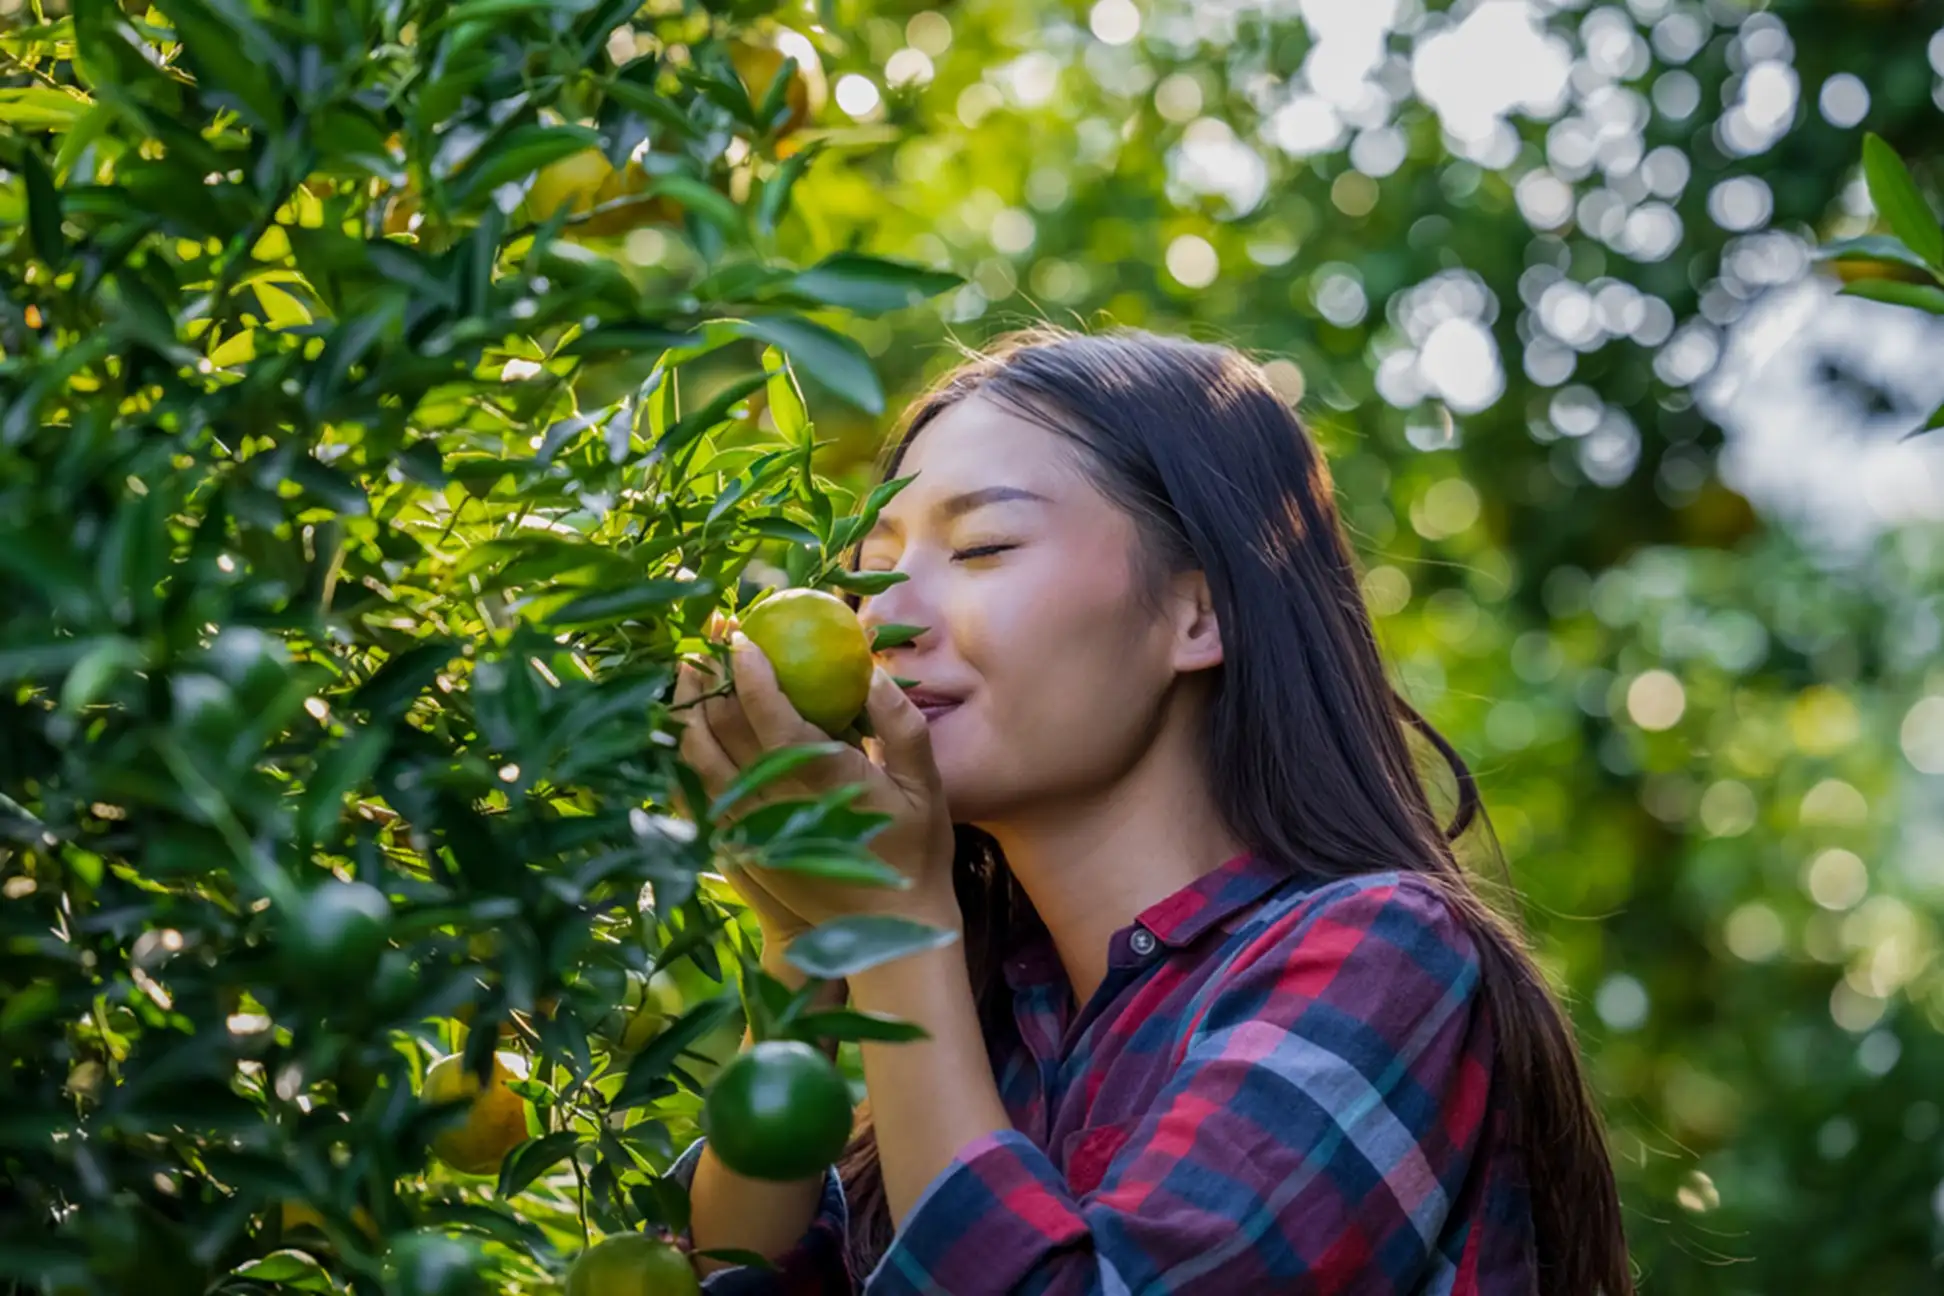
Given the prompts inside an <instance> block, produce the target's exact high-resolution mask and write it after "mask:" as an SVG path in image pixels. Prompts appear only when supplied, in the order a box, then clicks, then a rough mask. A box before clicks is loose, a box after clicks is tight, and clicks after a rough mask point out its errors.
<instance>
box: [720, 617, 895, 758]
mask: <svg viewBox="0 0 1944 1296" xmlns="http://www.w3.org/2000/svg"><path fill="white" fill-rule="evenodd" d="M739 628H740V629H741V630H742V632H743V633H744V634H746V635H748V636H749V638H750V640H751V642H753V643H754V644H755V645H756V646H757V647H758V648H761V649H762V650H763V655H764V656H765V657H767V658H769V662H770V665H771V666H772V667H774V668H775V670H776V682H777V685H778V687H780V688H781V689H782V690H783V696H784V697H787V698H788V699H790V704H791V705H792V706H794V707H795V708H796V709H797V713H798V714H799V715H801V716H802V717H803V718H804V719H805V720H808V721H809V722H810V723H811V724H813V725H816V726H817V727H818V728H819V729H822V730H823V731H824V732H825V733H827V734H830V735H832V736H833V737H834V736H835V735H837V734H839V733H842V732H843V731H844V729H845V728H847V727H848V726H849V725H850V723H851V721H853V720H855V719H857V714H858V712H860V711H862V710H863V709H864V700H865V698H866V697H868V696H869V695H870V692H871V671H872V661H871V637H870V635H869V634H867V633H866V632H865V630H864V623H863V622H861V621H859V620H858V619H857V613H855V612H853V611H851V607H850V604H848V603H846V602H844V600H842V599H840V598H838V597H836V596H835V595H833V594H826V593H824V592H823V591H822V590H810V589H791V590H782V591H780V592H778V593H775V594H772V595H770V596H769V597H768V598H765V599H764V600H763V601H762V602H760V603H758V604H757V605H756V606H755V607H753V608H751V609H750V610H749V613H748V614H747V615H746V616H744V617H743V618H742V619H741V622H740V627H739Z"/></svg>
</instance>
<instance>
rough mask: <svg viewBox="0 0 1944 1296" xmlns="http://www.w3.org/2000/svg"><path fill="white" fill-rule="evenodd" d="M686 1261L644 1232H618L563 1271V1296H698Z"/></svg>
mask: <svg viewBox="0 0 1944 1296" xmlns="http://www.w3.org/2000/svg"><path fill="white" fill-rule="evenodd" d="M701 1290H702V1284H701V1282H700V1281H699V1280H698V1279H697V1278H696V1276H695V1267H694V1266H693V1265H691V1264H690V1263H689V1258H688V1257H687V1256H685V1255H683V1254H682V1253H681V1251H679V1250H677V1249H676V1248H675V1247H672V1246H670V1245H669V1244H668V1243H666V1242H663V1241H661V1240H660V1239H658V1238H652V1237H649V1236H648V1235H647V1234H645V1233H621V1234H617V1235H616V1236H614V1237H611V1238H606V1239H603V1240H602V1241H600V1242H597V1243H595V1244H594V1245H593V1246H591V1247H589V1248H588V1249H587V1250H585V1251H583V1252H581V1253H580V1256H579V1258H577V1259H576V1260H575V1261H574V1265H573V1267H572V1268H571V1269H569V1270H568V1271H567V1296H698V1294H699V1293H700V1292H701Z"/></svg>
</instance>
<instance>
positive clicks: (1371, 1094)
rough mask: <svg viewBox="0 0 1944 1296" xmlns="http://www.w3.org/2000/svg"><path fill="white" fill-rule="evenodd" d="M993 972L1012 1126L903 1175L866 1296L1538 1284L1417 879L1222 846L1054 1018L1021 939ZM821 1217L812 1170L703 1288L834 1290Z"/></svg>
mask: <svg viewBox="0 0 1944 1296" xmlns="http://www.w3.org/2000/svg"><path fill="white" fill-rule="evenodd" d="M1006 979H1007V982H1008V984H1009V985H1010V986H1011V988H1012V991H1013V995H1014V1014H1013V1015H1014V1025H1015V1027H1016V1032H1015V1033H1014V1034H1013V1035H1012V1036H1011V1037H1009V1038H1006V1039H999V1040H994V1041H992V1042H991V1043H992V1056H993V1064H994V1072H993V1073H994V1075H996V1076H997V1077H998V1080H999V1089H1000V1093H1001V1095H1002V1097H1003V1098H1004V1100H1005V1104H1006V1108H1007V1111H1008V1112H1009V1113H1010V1114H1011V1116H1012V1120H1013V1128H1012V1129H1009V1130H1000V1131H996V1132H994V1133H991V1134H987V1135H985V1136H983V1137H981V1138H978V1139H975V1140H973V1141H972V1142H971V1143H969V1144H968V1145H966V1146H965V1147H964V1148H962V1149H961V1150H960V1151H959V1154H958V1156H957V1158H956V1159H955V1160H954V1162H953V1164H952V1165H951V1166H950V1167H948V1168H947V1169H946V1170H945V1171H944V1172H943V1173H942V1174H940V1175H939V1177H938V1178H937V1179H935V1180H934V1181H933V1182H932V1183H931V1184H930V1185H929V1186H928V1187H927V1188H926V1190H925V1192H924V1194H923V1195H922V1196H921V1197H920V1199H919V1201H918V1203H917V1205H916V1206H915V1207H914V1208H913V1210H912V1212H911V1214H910V1215H909V1217H908V1218H907V1219H906V1220H905V1222H904V1226H903V1227H902V1228H901V1229H900V1230H899V1232H898V1235H897V1237H896V1239H895V1240H894V1241H893V1243H892V1245H891V1248H890V1250H889V1251H888V1252H887V1254H886V1255H885V1256H884V1258H883V1260H882V1262H881V1263H880V1264H879V1265H878V1267H877V1268H876V1269H875V1270H874V1271H873V1272H872V1273H871V1274H870V1275H869V1276H868V1278H866V1279H865V1281H864V1282H863V1284H862V1287H863V1290H864V1291H865V1292H866V1293H868V1294H869V1296H905V1294H907V1293H910V1294H912V1296H916V1294H918V1293H926V1294H932V1293H938V1294H942V1296H987V1294H988V1293H990V1294H991V1296H998V1294H999V1293H1030V1294H1035V1296H1037V1294H1038V1293H1048V1294H1049V1296H1052V1294H1057V1296H1083V1294H1086V1296H1093V1294H1095V1293H1098V1294H1099V1296H1121V1294H1123V1293H1126V1294H1129V1296H1132V1294H1135V1293H1140V1294H1143V1296H1204V1294H1206V1296H1231V1294H1241V1293H1284V1292H1287V1293H1304V1294H1308V1293H1318V1294H1320V1293H1356V1294H1357V1296H1405V1294H1406V1293H1410V1294H1413V1296H1415V1294H1416V1293H1437V1294H1439V1296H1446V1294H1451V1296H1512V1294H1516V1296H1531V1293H1533V1292H1535V1291H1536V1279H1535V1266H1534V1258H1533V1239H1532V1222H1531V1215H1530V1211H1529V1209H1528V1205H1527V1197H1526V1185H1525V1184H1524V1181H1523V1176H1522V1174H1521V1171H1520V1167H1519V1162H1518V1158H1517V1156H1516V1153H1515V1152H1514V1150H1513V1149H1512V1148H1511V1147H1509V1146H1508V1145H1507V1144H1506V1142H1505V1140H1504V1138H1503V1134H1502V1121H1501V1119H1500V1118H1499V1115H1498V1113H1497V1111H1496V1109H1495V1106H1494V1104H1493V1102H1492V1093H1491V1078H1492V1072H1493V1063H1494V1049H1493V1037H1492V1030H1491V1024H1490V1022H1489V1021H1488V1020H1487V1017H1486V1014H1485V1011H1484V1003H1483V999H1482V997H1481V995H1480V991H1479V984H1478V981H1479V964H1478V957H1477V951H1476V949H1475V948H1474V946H1473V943H1472V941H1471V939H1470V937H1469V936H1468V934H1467V933H1466V931H1465V929H1464V927H1463V926H1462V924H1461V923H1460V921H1459V920H1458V918H1457V916H1456V914H1455V913H1454V912H1453V910H1452V909H1451V908H1450V906H1449V905H1448V904H1447V902H1446V901H1445V900H1444V898H1443V897H1442V896H1441V895H1440V893H1439V892H1438V890H1437V889H1436V887H1435V886H1434V885H1433V884H1431V883H1430V882H1428V881H1426V880H1425V879H1423V878H1421V877H1417V876H1414V875H1411V874H1403V873H1384V874H1376V875H1371V876H1366V877H1360V878H1353V879H1347V880H1343V881H1337V882H1320V881H1318V880H1317V879H1315V878H1308V877H1303V876H1292V875H1291V874H1289V873H1288V872H1286V871H1284V870H1281V869H1278V868H1276V867H1274V866H1272V865H1270V864H1269V863H1267V862H1266V861H1263V860H1261V859H1258V858H1255V857H1252V856H1243V857H1239V858H1237V859H1234V860H1231V861H1229V862H1228V863H1227V864H1225V865H1223V866H1222V867H1221V868H1220V869H1218V870H1216V871H1215V872H1213V873H1211V874H1208V875H1207V876H1205V877H1203V878H1201V879H1200V880H1199V881H1197V882H1196V883H1194V884H1193V885H1191V886H1189V887H1186V888H1184V889H1183V890H1181V891H1179V892H1177V893H1176V894H1175V895H1173V896H1171V897H1169V898H1168V899H1166V900H1164V901H1162V902H1161V903H1159V904H1156V905H1154V906H1152V907H1151V908H1149V909H1148V910H1147V911H1146V912H1145V913H1143V914H1142V915H1141V917H1140V918H1139V920H1137V921H1136V923H1134V924H1133V925H1132V926H1129V927H1126V928H1123V929H1122V930H1121V931H1120V932H1118V933H1117V934H1116V935H1115V937H1114V940H1113V944H1112V947H1111V950H1110V954H1109V970H1108V975H1107V979H1106V981H1105V982H1103V983H1102V985H1101V986H1100V989H1099V991H1098V992H1097V993H1096V994H1095V996H1094V998H1093V1000H1092V1001H1091V1002H1090V1003H1089V1004H1087V1005H1086V1006H1085V1008H1084V1009H1082V1010H1081V1011H1080V1012H1079V1013H1078V1014H1077V1015H1075V1014H1074V1012H1073V1005H1072V993H1071V990H1070V989H1069V987H1068V984H1067V981H1066V977H1065V974H1064V972H1063V971H1062V969H1061V966H1060V963H1059V961H1058V958H1057V957H1056V955H1055V954H1054V952H1053V949H1052V946H1051V944H1050V942H1048V941H1047V940H1046V939H1045V938H1044V935H1043V934H1042V935H1041V937H1040V939H1038V940H1036V941H1035V942H1034V943H1033V944H1031V945H1030V946H1029V947H1027V948H1025V949H1023V950H1021V951H1020V952H1019V953H1018V954H1017V955H1016V956H1015V957H1014V958H1013V959H1012V960H1011V961H1010V962H1009V963H1008V964H1007V967H1006ZM698 1154H699V1148H692V1149H690V1150H689V1152H688V1153H687V1154H685V1155H684V1157H683V1158H682V1164H681V1167H680V1169H679V1170H678V1173H681V1174H683V1177H684V1179H685V1178H686V1173H685V1172H686V1171H687V1169H688V1168H690V1167H692V1166H693V1163H694V1158H695V1156H696V1155H698ZM846 1227H847V1223H846V1218H845V1211H844V1203H843V1193H842V1191H841V1189H840V1188H839V1187H838V1186H837V1179H836V1175H835V1174H834V1172H833V1173H832V1174H831V1175H830V1176H829V1178H828V1180H827V1182H826V1186H825V1193H824V1204H823V1209H822V1213H821V1214H820V1215H819V1217H818V1219H817V1221H816V1224H815V1225H814V1226H813V1228H812V1230H811V1233H810V1235H809V1236H808V1237H806V1238H805V1240H804V1242H803V1243H802V1244H801V1245H799V1246H798V1247H797V1248H796V1249H795V1250H794V1251H793V1252H792V1253H791V1254H790V1255H788V1256H786V1257H783V1258H782V1259H781V1261H780V1264H779V1268H778V1269H777V1270H775V1271H773V1272H772V1271H761V1270H757V1269H754V1268H750V1269H742V1270H733V1271H725V1272H723V1273H720V1274H716V1275H713V1276H711V1278H710V1279H709V1280H708V1282H707V1283H705V1284H704V1289H705V1290H706V1291H709V1292H711V1293H722V1294H727V1293H747V1294H755V1293H763V1294H765V1296H813V1294H814V1296H826V1294H828V1293H840V1292H841V1293H849V1292H853V1291H856V1290H857V1288H858V1283H857V1282H856V1279H855V1276H854V1275H851V1274H849V1273H846V1272H845V1271H844V1268H843V1263H842V1260H841V1253H842V1248H841V1246H840V1245H838V1240H839V1239H840V1238H842V1236H843V1232H844V1229H845V1228H846Z"/></svg>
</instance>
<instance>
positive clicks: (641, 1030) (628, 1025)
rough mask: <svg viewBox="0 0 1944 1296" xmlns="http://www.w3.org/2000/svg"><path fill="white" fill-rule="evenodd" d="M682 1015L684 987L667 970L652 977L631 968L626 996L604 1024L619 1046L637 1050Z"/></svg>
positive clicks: (626, 1050) (646, 1045)
mask: <svg viewBox="0 0 1944 1296" xmlns="http://www.w3.org/2000/svg"><path fill="white" fill-rule="evenodd" d="M681 1015H682V991H681V988H680V987H679V986H677V985H676V984H675V980H674V978H673V977H671V976H669V975H668V973H666V972H658V973H656V974H655V975H654V976H653V977H644V976H642V975H640V974H639V973H636V972H630V973H629V974H628V993H627V998H626V999H624V1000H623V1001H622V1002H621V1003H620V1004H618V1005H617V1006H616V1007H615V1010H614V1011H613V1012H612V1013H610V1014H608V1017H607V1019H606V1020H604V1021H603V1022H602V1023H601V1025H602V1027H603V1033H604V1034H606V1035H607V1037H608V1038H610V1039H612V1040H613V1041H614V1046H615V1047H616V1048H617V1049H619V1050H621V1051H622V1052H624V1053H638V1052H640V1051H641V1050H642V1049H644V1048H647V1047H648V1042H649V1041H650V1040H652V1039H654V1038H655V1036H657V1035H659V1034H661V1032H662V1028H663V1027H664V1026H666V1025H668V1023H669V1022H671V1021H673V1020H675V1018H677V1017H680V1016H681Z"/></svg>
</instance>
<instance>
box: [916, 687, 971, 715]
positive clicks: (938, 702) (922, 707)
mask: <svg viewBox="0 0 1944 1296" xmlns="http://www.w3.org/2000/svg"><path fill="white" fill-rule="evenodd" d="M905 696H906V697H908V698H910V699H911V704H912V705H913V706H915V707H917V708H918V710H919V711H920V712H921V713H922V714H923V715H924V717H925V720H926V722H927V723H930V722H931V721H934V720H936V719H938V717H940V716H942V715H944V714H945V713H946V712H948V711H953V710H956V709H957V708H958V706H959V704H960V703H962V702H964V701H965V699H964V698H958V697H953V696H952V695H951V694H949V693H941V692H939V691H938V690H937V689H926V688H914V689H906V690H905Z"/></svg>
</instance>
